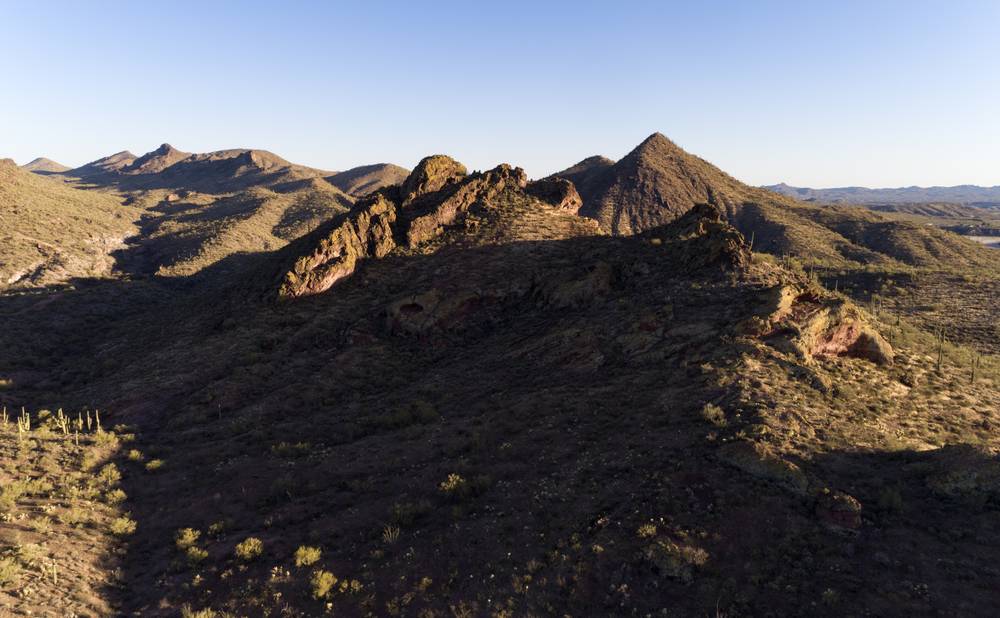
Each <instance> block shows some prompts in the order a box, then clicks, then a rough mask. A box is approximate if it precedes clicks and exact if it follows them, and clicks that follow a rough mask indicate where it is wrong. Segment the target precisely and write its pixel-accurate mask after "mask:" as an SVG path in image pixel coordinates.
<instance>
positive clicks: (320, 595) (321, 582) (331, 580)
mask: <svg viewBox="0 0 1000 618" xmlns="http://www.w3.org/2000/svg"><path fill="white" fill-rule="evenodd" d="M309 584H310V585H311V586H312V595H313V598H314V599H325V598H327V597H328V596H329V595H330V593H331V592H332V591H333V587H334V586H336V585H337V576H336V575H334V574H333V573H331V572H329V571H324V570H322V569H320V570H316V571H313V574H312V577H311V578H309Z"/></svg>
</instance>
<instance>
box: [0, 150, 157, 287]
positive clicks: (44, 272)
mask: <svg viewBox="0 0 1000 618" xmlns="http://www.w3.org/2000/svg"><path fill="white" fill-rule="evenodd" d="M137 216H138V213H137V212H136V211H135V210H133V209H130V208H127V207H124V206H122V205H121V200H120V199H117V198H115V197H113V196H110V195H106V194H100V193H93V192H89V191H81V190H78V189H74V188H71V187H69V186H66V185H64V184H62V183H59V182H55V181H52V180H49V179H47V178H43V177H41V176H38V175H36V174H33V173H31V172H28V171H26V170H24V169H21V168H19V167H17V165H16V164H15V163H14V162H13V161H11V160H10V159H0V289H4V288H7V287H10V286H34V285H47V284H52V283H58V282H62V281H66V280H67V279H69V278H71V277H84V276H89V277H99V276H105V275H108V274H109V273H110V271H111V268H112V265H113V264H114V260H113V259H112V258H111V256H110V255H109V254H110V252H111V251H112V250H114V249H117V248H119V247H121V246H122V241H123V239H124V238H125V237H126V236H128V235H129V234H131V233H132V232H133V231H134V229H135V228H134V227H133V225H132V222H133V220H134V219H135V218H136V217H137Z"/></svg>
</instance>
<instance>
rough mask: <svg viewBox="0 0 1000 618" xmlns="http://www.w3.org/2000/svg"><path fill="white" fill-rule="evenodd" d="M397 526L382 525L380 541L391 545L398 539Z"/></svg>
mask: <svg viewBox="0 0 1000 618" xmlns="http://www.w3.org/2000/svg"><path fill="white" fill-rule="evenodd" d="M399 532H400V531H399V526H393V525H392V524H388V525H386V526H383V527H382V542H383V543H385V544H386V545H392V544H393V543H395V542H396V541H398V540H399Z"/></svg>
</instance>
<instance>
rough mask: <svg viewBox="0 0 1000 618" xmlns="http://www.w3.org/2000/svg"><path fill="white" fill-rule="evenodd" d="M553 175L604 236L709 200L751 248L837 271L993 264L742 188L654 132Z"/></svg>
mask: <svg viewBox="0 0 1000 618" xmlns="http://www.w3.org/2000/svg"><path fill="white" fill-rule="evenodd" d="M553 176H554V177H565V178H569V179H570V180H574V183H576V184H577V189H578V190H579V192H580V195H581V196H582V198H583V203H584V205H583V208H582V209H581V210H580V212H581V214H584V215H586V216H589V217H592V218H594V219H596V220H597V221H598V222H599V223H600V225H601V227H602V229H604V230H606V231H608V232H610V233H613V234H633V233H636V232H640V231H642V230H645V229H649V228H650V227H653V226H656V225H661V224H663V223H667V222H669V221H672V220H674V219H675V218H677V217H678V216H680V215H681V214H683V213H684V212H686V211H687V210H689V209H690V208H692V207H693V206H694V205H695V204H698V203H711V204H714V205H716V206H718V207H719V208H721V209H722V210H723V211H724V212H726V214H727V217H728V218H729V220H730V221H731V222H732V223H733V225H735V226H736V227H737V228H738V229H740V231H741V232H743V234H744V235H746V236H747V237H748V238H753V240H754V249H755V250H757V251H762V252H766V253H771V254H774V255H791V256H796V257H799V258H802V259H804V260H806V261H811V262H821V263H825V264H830V265H839V266H849V265H851V264H854V265H857V264H872V265H882V266H891V265H895V266H900V265H902V264H905V265H909V266H919V267H931V268H942V269H952V270H961V269H964V268H967V267H970V266H972V267H975V268H984V269H988V268H995V267H1000V261H998V260H1000V256H998V255H996V254H994V253H990V252H989V251H988V250H987V249H985V248H984V247H982V246H979V245H977V244H976V243H973V242H970V241H968V240H966V239H963V238H961V237H959V236H957V235H955V234H950V233H948V232H945V231H942V230H937V229H928V228H926V227H921V226H917V225H914V224H909V223H906V222H899V221H890V220H889V219H886V218H884V217H880V216H878V215H876V214H874V213H872V212H869V211H866V210H864V209H860V208H854V209H851V208H840V209H835V210H833V209H828V208H822V207H818V206H816V205H813V204H807V203H803V202H799V201H796V200H794V199H791V198H789V197H786V196H783V195H779V194H777V193H773V192H771V191H767V190H764V189H759V188H756V187H751V186H748V185H746V184H743V183H741V182H740V181H738V180H736V179H735V178H733V177H732V176H729V175H728V174H726V173H725V172H723V171H722V170H720V169H718V168H717V167H715V166H713V165H712V164H710V163H708V162H707V161H705V160H703V159H700V158H698V157H696V156H693V155H691V154H689V153H687V152H685V151H684V150H682V149H681V148H679V147H678V146H677V145H676V144H674V143H673V142H671V141H670V140H668V139H667V138H666V137H664V136H663V135H661V134H659V133H655V134H653V135H651V136H650V137H649V138H647V139H646V140H645V141H643V142H642V144H640V145H639V146H638V147H636V148H635V149H634V150H633V151H632V152H630V153H629V154H628V155H626V156H625V157H624V158H623V159H621V160H620V161H618V162H617V163H614V164H611V161H610V160H609V159H604V158H601V157H591V158H590V159H586V160H584V161H582V162H581V163H579V164H577V165H576V166H574V167H572V168H569V169H568V170H565V171H564V172H559V173H557V174H554V175H553Z"/></svg>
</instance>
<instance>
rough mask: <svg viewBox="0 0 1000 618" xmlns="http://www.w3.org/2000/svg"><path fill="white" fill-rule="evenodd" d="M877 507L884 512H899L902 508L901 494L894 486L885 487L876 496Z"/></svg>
mask: <svg viewBox="0 0 1000 618" xmlns="http://www.w3.org/2000/svg"><path fill="white" fill-rule="evenodd" d="M878 508H879V510H881V511H885V512H886V513H900V512H902V510H903V495H902V494H901V493H899V490H898V489H896V488H895V487H886V488H884V489H883V490H882V491H881V492H879V496H878Z"/></svg>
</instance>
